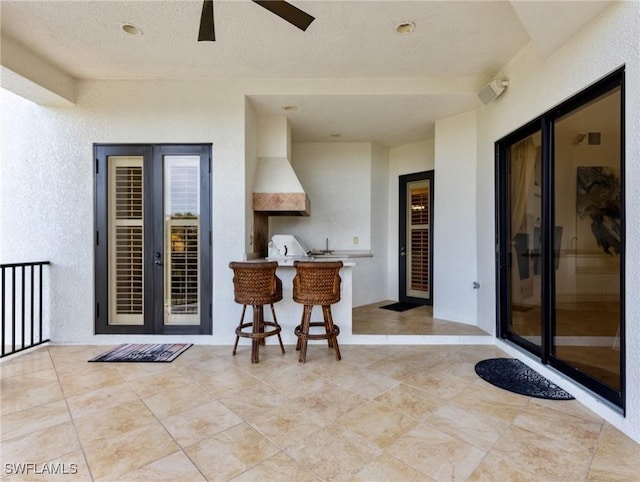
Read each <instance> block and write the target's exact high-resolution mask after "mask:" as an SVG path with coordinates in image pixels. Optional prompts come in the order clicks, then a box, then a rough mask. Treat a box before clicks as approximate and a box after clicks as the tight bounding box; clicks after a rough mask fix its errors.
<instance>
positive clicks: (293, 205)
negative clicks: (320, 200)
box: [253, 157, 311, 216]
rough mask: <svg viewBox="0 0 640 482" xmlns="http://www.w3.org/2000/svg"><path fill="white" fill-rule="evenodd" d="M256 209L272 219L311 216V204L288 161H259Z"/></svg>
mask: <svg viewBox="0 0 640 482" xmlns="http://www.w3.org/2000/svg"><path fill="white" fill-rule="evenodd" d="M253 210H254V211H255V212H259V213H263V214H267V215H269V216H309V214H310V212H311V202H310V201H309V197H308V196H307V195H306V194H305V192H304V189H303V188H302V185H301V184H300V181H299V180H298V177H297V176H296V173H295V172H294V171H293V167H291V163H290V162H289V160H288V159H286V158H283V157H262V158H260V159H258V165H257V168H256V177H255V180H254V183H253Z"/></svg>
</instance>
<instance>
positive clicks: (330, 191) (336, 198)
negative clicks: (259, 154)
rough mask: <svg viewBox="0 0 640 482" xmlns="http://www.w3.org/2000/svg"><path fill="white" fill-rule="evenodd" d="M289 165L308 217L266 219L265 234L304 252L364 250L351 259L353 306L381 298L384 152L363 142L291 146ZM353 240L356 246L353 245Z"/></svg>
mask: <svg viewBox="0 0 640 482" xmlns="http://www.w3.org/2000/svg"><path fill="white" fill-rule="evenodd" d="M291 164H292V165H293V168H294V170H295V172H296V174H297V175H298V178H299V180H300V183H301V184H302V186H303V187H304V189H305V192H306V193H307V195H308V196H309V198H310V199H311V216H310V217H272V218H270V220H269V222H270V233H271V234H272V235H273V234H294V235H296V236H297V237H298V238H299V239H300V240H301V241H302V242H303V244H304V245H305V246H306V247H307V248H308V249H324V248H325V245H326V244H325V243H326V239H327V238H329V249H332V250H370V251H372V253H373V258H358V259H356V260H355V261H356V267H355V268H354V269H353V280H354V282H353V304H354V306H361V305H365V304H369V303H374V302H376V301H380V300H384V299H387V293H386V279H387V256H386V253H387V236H386V227H387V190H386V187H387V184H386V183H387V175H388V174H387V173H388V151H387V149H385V148H382V147H380V146H376V145H373V144H371V143H369V142H353V143H349V142H313V143H295V142H294V143H293V145H292V160H291ZM354 237H357V238H358V243H357V244H355V243H354Z"/></svg>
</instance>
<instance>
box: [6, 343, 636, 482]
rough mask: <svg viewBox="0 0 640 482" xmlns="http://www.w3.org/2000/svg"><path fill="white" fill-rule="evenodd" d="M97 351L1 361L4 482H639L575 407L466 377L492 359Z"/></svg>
mask: <svg viewBox="0 0 640 482" xmlns="http://www.w3.org/2000/svg"><path fill="white" fill-rule="evenodd" d="M109 348H111V347H109V346H56V345H51V346H45V347H41V348H39V349H37V350H35V351H33V352H31V353H28V354H25V355H22V356H19V357H16V358H14V359H10V360H5V361H3V362H2V363H1V364H0V376H1V378H2V380H1V382H2V384H1V388H2V395H1V413H2V430H1V434H2V435H1V437H2V438H1V441H0V443H1V453H0V459H1V467H2V474H1V477H2V479H1V480H3V481H4V480H64V481H91V480H130V481H144V480H149V481H159V480H171V481H203V480H212V481H213V480H216V481H217V480H234V481H238V482H239V481H270V480H273V481H279V482H283V481H284V482H286V481H292V482H294V481H295V482H302V481H324V480H327V481H328V480H340V481H385V482H390V481H410V480H416V481H448V480H459V481H463V480H473V481H499V482H504V481H511V480H514V481H515V480H519V481H563V482H565V481H584V480H589V481H612V480H628V481H638V480H640V445H639V444H636V443H635V442H633V441H632V440H630V439H629V438H628V437H626V436H625V435H623V434H622V433H621V432H619V431H618V430H616V429H615V428H613V427H612V426H611V425H609V424H608V423H606V422H604V421H603V420H602V419H601V418H599V417H598V416H596V415H594V414H593V413H592V412H590V411H589V410H587V409H586V408H584V407H583V406H581V405H580V404H579V403H578V402H576V401H555V402H552V401H544V400H537V399H531V398H527V397H523V396H519V395H515V394H512V393H509V392H506V391H504V390H501V389H499V388H495V387H493V386H491V385H489V384H487V383H486V382H484V381H482V380H481V379H479V378H478V377H477V376H476V375H475V373H474V364H475V363H476V362H477V361H479V360H482V359H484V358H488V357H496V356H505V355H504V353H502V352H501V351H499V350H498V349H497V348H495V347H491V346H362V345H358V346H355V345H351V346H349V345H343V346H341V348H342V354H343V359H342V361H339V362H336V361H335V359H334V358H333V356H332V352H330V351H329V350H328V349H327V347H326V345H311V346H310V347H309V352H308V355H307V363H306V364H305V365H301V364H299V363H298V361H297V356H296V352H295V350H294V347H292V346H287V347H286V348H287V353H286V354H285V355H284V356H283V355H281V354H280V352H279V348H278V347H277V345H275V344H274V342H273V341H272V340H269V341H268V345H267V346H266V347H262V349H261V361H260V363H259V364H256V365H252V364H251V363H250V347H249V346H241V347H240V348H239V351H238V355H237V356H235V357H233V356H231V347H230V346H223V347H221V346H193V347H191V348H190V349H189V350H187V351H186V352H185V353H184V354H182V355H181V356H180V357H179V358H178V359H177V360H175V361H174V362H173V363H170V364H162V363H157V364H154V363H147V364H145V363H128V364H127V363H121V364H118V363H87V360H88V359H89V358H91V357H93V356H95V355H97V354H99V353H102V352H104V351H106V350H107V349H109ZM18 463H32V464H36V465H35V470H36V471H40V472H42V471H43V469H45V468H49V469H51V468H55V467H57V468H58V470H66V471H67V472H69V471H73V472H75V474H69V475H58V476H55V477H52V476H50V475H40V476H38V475H36V474H34V473H33V470H32V473H31V475H30V476H29V477H26V476H25V477H20V476H15V475H14V474H10V472H12V471H13V472H15V470H16V469H17V468H18V467H17V464H18ZM44 464H47V465H44ZM55 464H59V465H55ZM73 464H75V465H73ZM32 467H33V466H32Z"/></svg>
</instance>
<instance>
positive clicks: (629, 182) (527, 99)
mask: <svg viewBox="0 0 640 482" xmlns="http://www.w3.org/2000/svg"><path fill="white" fill-rule="evenodd" d="M638 18H640V3H638V2H620V3H615V4H613V5H612V6H611V7H610V8H609V9H607V10H606V11H605V12H604V13H603V14H602V15H601V16H600V17H599V18H597V19H596V20H594V21H593V22H592V23H591V24H589V25H588V26H587V27H585V28H584V29H583V30H582V31H580V32H579V33H578V34H577V35H576V36H575V37H574V38H572V39H571V40H569V41H568V42H567V43H566V44H565V45H564V46H563V47H561V48H560V49H559V50H558V51H557V52H555V53H554V54H553V55H552V56H550V57H548V58H544V59H543V58H541V57H540V55H539V54H538V52H537V51H536V49H535V46H534V45H529V46H527V47H526V48H525V49H523V50H522V51H521V52H520V53H519V54H518V55H517V56H516V57H515V58H514V59H513V60H512V61H511V62H509V63H508V64H507V65H506V66H505V67H504V69H503V72H502V73H501V74H500V75H499V77H501V78H506V79H508V80H509V87H508V89H507V90H506V91H505V93H504V94H503V95H502V96H500V97H499V98H498V99H496V100H495V101H494V102H492V103H491V104H489V105H487V106H486V107H483V108H481V109H480V110H479V111H478V166H477V175H478V181H477V196H476V209H477V240H478V241H477V242H478V273H479V278H480V283H481V285H482V288H481V289H480V291H479V293H478V295H479V297H478V325H479V326H480V327H482V328H485V329H492V328H493V326H494V325H495V295H496V293H495V264H494V263H495V244H494V239H495V238H494V233H495V223H494V212H495V211H494V206H495V199H494V143H495V141H496V140H498V139H500V138H501V137H503V136H504V135H506V134H508V133H510V132H512V131H514V130H515V129H517V128H518V127H520V126H521V125H523V124H525V123H526V122H528V121H529V120H531V119H533V118H535V117H537V116H538V115H540V114H542V113H544V112H545V111H547V110H549V109H551V108H552V107H553V106H554V105H557V104H559V103H560V102H562V101H563V100H565V99H567V98H569V97H571V96H572V95H573V94H575V93H577V92H579V91H580V90H582V89H584V88H585V87H586V86H588V85H590V84H592V83H593V82H595V81H596V80H598V79H600V78H601V77H603V76H605V75H606V74H608V73H610V72H612V71H614V70H615V69H617V68H619V67H621V66H622V65H625V66H626V67H625V72H626V74H625V75H626V101H625V109H626V126H625V143H626V152H625V158H626V162H625V164H626V172H625V182H626V186H627V192H626V227H627V232H626V236H627V237H626V239H627V244H626V293H627V295H626V310H625V319H626V348H627V351H626V371H627V397H626V398H627V407H626V408H627V413H626V417H623V416H621V415H619V414H617V413H616V412H615V411H613V410H611V409H609V408H608V407H607V405H606V404H605V403H603V402H601V401H599V400H598V399H597V398H595V397H593V396H591V395H589V394H587V393H585V392H583V391H582V390H581V389H580V388H578V387H577V386H574V385H573V384H571V383H569V382H567V381H566V380H564V379H563V378H562V377H559V376H558V375H557V373H555V372H554V371H552V370H549V369H546V368H544V367H537V368H538V369H540V370H541V371H542V372H543V373H544V374H545V375H547V376H548V377H549V378H551V379H552V380H553V381H555V382H556V383H558V384H560V385H562V386H564V387H566V388H570V389H571V392H572V393H574V394H575V396H576V398H578V399H579V400H581V401H582V402H583V403H585V404H586V405H587V406H589V407H590V408H592V409H593V410H595V411H596V412H597V413H599V414H600V415H602V416H603V417H604V418H606V419H607V420H609V421H610V422H611V423H613V424H614V425H616V426H617V427H619V428H620V429H622V430H623V431H625V432H626V433H627V434H629V435H630V436H631V437H633V438H635V440H637V441H640V378H639V377H637V376H634V375H633V374H637V373H640V297H639V296H637V293H640V190H638V189H637V188H636V186H638V185H640V137H639V136H638V134H637V133H638V132H640V22H638V20H637V19H638ZM510 352H511V353H512V354H513V355H514V356H517V357H519V358H521V359H523V360H526V361H530V358H529V357H528V356H526V355H523V354H522V353H521V352H519V351H517V350H510Z"/></svg>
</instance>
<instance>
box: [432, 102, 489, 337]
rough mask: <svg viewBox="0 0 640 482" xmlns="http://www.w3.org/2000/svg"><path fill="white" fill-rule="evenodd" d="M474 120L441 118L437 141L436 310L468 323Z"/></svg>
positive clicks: (473, 274)
mask: <svg viewBox="0 0 640 482" xmlns="http://www.w3.org/2000/svg"><path fill="white" fill-rule="evenodd" d="M476 123H477V120H476V112H475V111H473V112H467V113H464V114H460V115H457V116H454V117H450V118H448V119H443V120H441V121H438V122H436V143H435V168H436V170H435V189H434V198H435V199H434V204H435V212H434V213H433V218H434V219H433V224H434V234H433V251H434V260H433V269H434V275H433V290H434V295H433V296H434V305H433V315H434V316H435V317H436V318H440V319H443V320H455V321H459V322H462V323H468V324H476V314H477V313H476V296H477V293H478V290H476V289H474V287H473V283H474V282H475V281H476V280H477V279H478V275H477V257H476V256H477V252H476V232H475V229H474V226H475V224H476V222H475V218H476V210H475V192H476V145H477V144H476ZM481 289H482V287H481ZM489 333H491V331H489Z"/></svg>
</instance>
